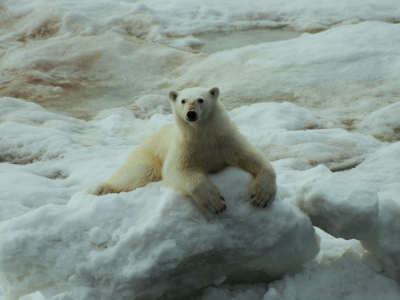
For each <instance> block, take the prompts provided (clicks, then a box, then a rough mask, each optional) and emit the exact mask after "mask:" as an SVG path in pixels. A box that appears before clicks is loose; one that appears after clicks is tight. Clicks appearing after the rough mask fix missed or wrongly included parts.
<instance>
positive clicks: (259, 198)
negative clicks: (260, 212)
mask: <svg viewBox="0 0 400 300" xmlns="http://www.w3.org/2000/svg"><path fill="white" fill-rule="evenodd" d="M275 194H276V184H275V180H274V181H272V182H268V181H266V180H265V179H263V178H256V179H255V180H254V181H253V183H252V184H251V186H250V203H251V204H252V205H253V206H255V207H266V206H267V205H269V204H271V203H272V201H274V199H275Z"/></svg>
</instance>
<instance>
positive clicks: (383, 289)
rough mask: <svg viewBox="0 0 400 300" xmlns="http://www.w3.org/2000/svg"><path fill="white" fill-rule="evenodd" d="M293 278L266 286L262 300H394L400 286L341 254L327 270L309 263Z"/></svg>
mask: <svg viewBox="0 0 400 300" xmlns="http://www.w3.org/2000/svg"><path fill="white" fill-rule="evenodd" d="M306 267H307V268H306V269H305V270H304V271H302V272H300V273H298V274H296V275H293V276H285V278H284V279H283V280H281V281H276V282H274V283H272V284H270V285H269V290H268V293H266V294H265V295H264V298H263V300H290V299H308V300H317V299H318V300H319V299H324V300H337V299H343V300H350V299H351V300H356V299H366V300H376V299H385V300H394V299H398V298H399V297H400V286H399V284H398V283H397V282H395V281H394V280H391V279H389V278H387V277H384V276H381V275H380V274H377V273H376V272H374V271H373V270H371V269H370V268H369V267H368V266H366V265H364V264H362V263H361V262H359V261H357V260H356V259H353V258H351V257H349V256H348V255H347V253H345V254H344V255H343V256H342V257H341V258H340V259H338V260H336V261H334V262H333V263H332V264H331V265H329V267H327V266H324V265H317V264H315V263H310V264H308V266H306Z"/></svg>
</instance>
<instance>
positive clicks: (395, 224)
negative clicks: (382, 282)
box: [357, 142, 400, 281]
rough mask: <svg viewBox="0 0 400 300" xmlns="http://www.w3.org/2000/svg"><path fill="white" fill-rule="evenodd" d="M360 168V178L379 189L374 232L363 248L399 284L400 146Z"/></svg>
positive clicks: (387, 149)
mask: <svg viewBox="0 0 400 300" xmlns="http://www.w3.org/2000/svg"><path fill="white" fill-rule="evenodd" d="M359 167H360V170H359V172H358V173H357V174H358V177H359V178H362V179H363V180H365V181H368V182H369V184H371V185H376V186H379V187H380V189H379V215H378V219H377V222H376V226H375V230H374V232H373V234H372V236H371V237H369V238H368V239H365V240H364V241H363V242H362V244H363V246H364V247H365V248H366V249H367V250H368V251H370V252H372V253H373V254H375V255H376V257H378V258H379V260H380V261H381V262H382V264H383V268H384V270H385V272H386V273H387V274H388V275H389V276H390V277H392V278H394V279H396V280H397V281H400V259H399V258H400V242H399V238H398V237H399V235H400V221H399V220H400V142H397V143H394V144H391V145H389V146H387V147H385V148H383V149H381V150H379V151H377V152H376V153H374V155H371V156H370V157H369V159H368V160H367V161H365V162H364V163H363V164H362V165H360V166H359Z"/></svg>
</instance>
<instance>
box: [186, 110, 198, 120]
mask: <svg viewBox="0 0 400 300" xmlns="http://www.w3.org/2000/svg"><path fill="white" fill-rule="evenodd" d="M185 119H186V121H188V122H196V121H197V120H198V119H199V115H198V114H197V112H195V111H194V110H189V111H188V112H187V114H186V117H185Z"/></svg>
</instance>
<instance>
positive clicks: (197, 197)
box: [163, 164, 226, 214]
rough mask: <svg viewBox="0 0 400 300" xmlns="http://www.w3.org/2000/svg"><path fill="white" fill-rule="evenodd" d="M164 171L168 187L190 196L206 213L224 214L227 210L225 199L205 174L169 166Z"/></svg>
mask: <svg viewBox="0 0 400 300" xmlns="http://www.w3.org/2000/svg"><path fill="white" fill-rule="evenodd" d="M169 166H170V167H168V166H166V167H165V168H164V171H163V179H164V182H165V184H166V185H168V186H171V187H173V188H174V189H176V190H178V191H180V192H182V193H183V194H184V195H187V196H190V197H191V198H192V199H193V200H194V202H195V203H196V204H197V205H198V206H199V207H200V209H201V210H202V211H203V212H206V213H210V212H211V213H215V214H218V213H222V212H223V211H224V210H226V205H225V199H224V198H223V197H222V195H221V192H220V191H219V190H218V188H217V187H216V186H215V185H214V184H213V183H212V182H211V181H209V180H208V178H207V177H206V175H205V174H204V173H201V172H198V171H194V170H178V169H176V168H174V167H172V166H171V164H169Z"/></svg>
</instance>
